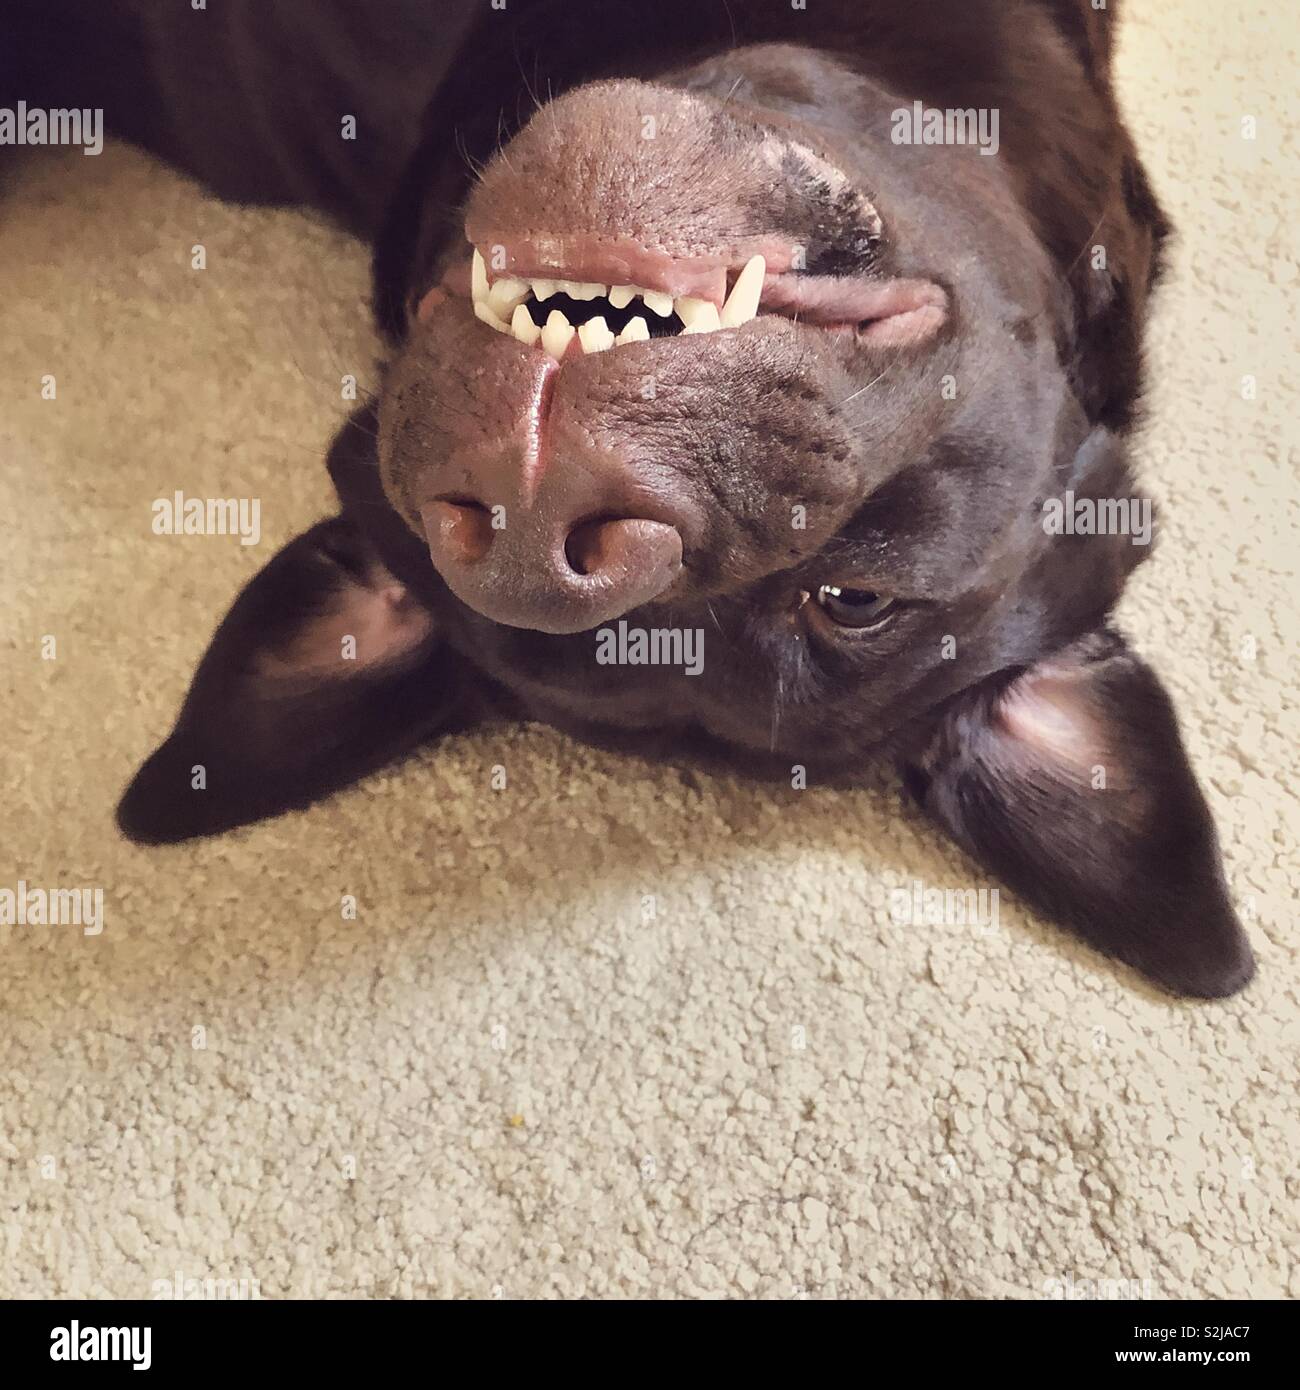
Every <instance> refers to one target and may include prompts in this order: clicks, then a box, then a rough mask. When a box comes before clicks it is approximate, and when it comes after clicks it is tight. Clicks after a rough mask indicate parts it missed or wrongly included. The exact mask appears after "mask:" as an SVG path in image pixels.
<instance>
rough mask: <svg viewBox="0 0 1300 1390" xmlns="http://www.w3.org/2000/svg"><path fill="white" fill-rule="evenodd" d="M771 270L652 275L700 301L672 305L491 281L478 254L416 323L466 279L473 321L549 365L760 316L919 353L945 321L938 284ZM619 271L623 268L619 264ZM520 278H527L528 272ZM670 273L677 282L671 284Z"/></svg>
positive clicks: (618, 292)
mask: <svg viewBox="0 0 1300 1390" xmlns="http://www.w3.org/2000/svg"><path fill="white" fill-rule="evenodd" d="M783 259H785V260H788V255H786V256H783V255H782V254H781V252H780V251H779V249H778V251H777V263H778V264H780V263H781V262H782V260H783ZM770 260H771V257H769V256H764V255H761V254H758V255H752V256H750V257H749V259H748V260H747V261H745V262H744V264H743V265H741V266H740V267H739V268H738V269H730V270H728V269H726V268H724V267H725V262H721V261H719V260H714V261H710V262H706V263H705V264H704V265H703V267H702V268H701V266H700V265H698V264H697V265H695V266H687V265H685V264H684V263H683V264H682V265H680V266H677V267H671V266H670V267H669V268H668V270H667V271H666V272H665V271H664V269H663V268H662V267H658V268H655V269H656V270H657V273H656V274H655V276H654V278H657V279H659V280H660V281H661V285H665V284H671V282H672V280H673V279H674V278H675V279H677V280H678V282H679V283H680V282H682V281H685V282H687V283H689V284H690V286H691V288H696V289H699V290H700V291H702V292H701V293H698V294H695V295H685V294H676V295H675V294H673V293H671V292H670V290H669V289H668V288H666V287H661V288H658V289H654V288H648V287H646V286H645V285H638V284H635V283H632V282H627V283H623V284H616V283H609V282H604V281H598V280H586V279H583V280H579V279H576V278H573V279H570V278H561V277H560V275H559V274H558V272H557V271H556V270H555V269H554V268H552V267H549V266H542V265H537V267H536V268H537V269H539V270H542V271H545V270H550V271H551V273H550V274H546V273H542V274H527V275H498V276H497V277H496V278H495V279H493V278H491V277H490V276H489V273H488V268H487V263H486V262H485V261H484V259H483V254H482V252H481V251H479V250H478V249H475V251H474V253H473V259H472V262H471V265H470V267H469V275H468V277H467V276H466V275H465V268H464V262H461V268H460V269H459V270H458V271H449V272H448V274H447V275H446V276H445V277H444V279H443V282H442V284H441V285H440V286H436V287H434V288H433V289H432V290H430V291H429V292H428V293H427V294H426V295H425V297H424V299H423V300H422V302H421V305H420V316H421V317H422V318H423V317H425V316H426V315H427V314H428V313H429V312H431V311H432V310H433V309H434V308H436V306H437V305H438V304H440V303H442V302H444V301H445V300H446V299H447V298H448V296H449V295H453V296H457V295H463V294H464V293H465V281H466V279H468V280H469V290H470V295H471V300H472V303H473V307H474V313H475V315H476V316H477V317H478V318H479V319H480V320H482V322H483V323H485V324H487V325H488V326H489V327H490V328H492V329H494V330H495V331H496V332H498V333H502V334H505V335H506V336H507V337H512V338H514V339H515V340H516V341H517V342H520V343H522V344H524V345H525V346H527V347H532V348H537V349H539V350H540V351H542V352H544V353H546V354H547V356H549V357H551V358H553V359H554V360H555V361H556V362H561V361H563V360H564V358H565V357H566V356H572V355H575V354H576V355H578V356H581V355H582V354H584V353H596V352H608V351H609V350H610V349H611V348H618V347H627V346H630V345H632V344H636V343H647V342H650V341H651V340H652V339H659V338H672V337H686V336H689V335H692V334H699V333H716V332H719V331H721V330H723V329H729V328H740V327H742V326H743V325H744V324H747V323H749V322H750V321H751V320H752V319H754V318H757V317H759V316H760V315H769V316H774V317H778V318H784V319H787V320H793V321H794V322H796V323H799V324H802V325H804V326H805V327H809V328H816V329H820V330H822V331H824V332H828V333H833V334H836V335H852V336H853V337H854V338H856V339H857V341H858V342H861V343H867V344H873V345H875V346H877V347H886V346H889V347H908V346H913V345H916V344H919V343H923V342H925V341H926V340H928V339H930V338H933V337H934V336H935V335H936V334H937V333H938V332H939V331H940V330H941V329H942V328H943V327H944V325H945V324H946V323H948V321H949V313H950V305H949V299H948V293H947V291H946V290H945V289H944V288H943V287H942V286H941V285H939V284H938V283H936V282H935V281H932V280H924V279H887V278H886V279H881V278H877V277H874V276H860V277H849V276H838V275H809V274H805V273H803V272H798V271H778V272H776V273H773V272H772V271H771V270H769V269H768V266H769V262H770ZM534 264H535V265H536V263H534ZM622 266H623V267H626V261H623V262H622ZM517 268H519V269H527V270H529V271H531V270H532V269H533V268H534V267H533V266H528V267H523V266H520V267H517ZM612 268H613V266H612V264H610V263H609V262H606V263H605V264H603V265H602V264H600V260H599V259H596V260H595V261H594V263H593V261H588V262H587V264H586V265H585V266H583V267H582V269H585V270H586V271H587V273H588V274H593V273H594V274H599V273H600V271H601V270H602V269H603V270H606V271H608V270H610V269H612ZM566 269H568V271H569V274H570V275H572V274H573V273H574V270H575V269H578V267H576V266H573V265H572V264H570V266H569V267H566ZM674 270H677V271H680V273H678V274H676V275H674V273H673V272H674Z"/></svg>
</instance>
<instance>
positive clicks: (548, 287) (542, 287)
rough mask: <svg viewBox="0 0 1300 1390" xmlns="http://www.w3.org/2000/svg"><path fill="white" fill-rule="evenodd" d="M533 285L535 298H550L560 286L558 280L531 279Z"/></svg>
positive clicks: (530, 282)
mask: <svg viewBox="0 0 1300 1390" xmlns="http://www.w3.org/2000/svg"><path fill="white" fill-rule="evenodd" d="M528 283H529V284H530V285H532V287H533V297H534V298H535V299H539V300H540V299H550V297H551V296H552V295H553V294H556V293H557V292H558V291H559V288H560V282H559V281H558V280H530V281H529V282H528Z"/></svg>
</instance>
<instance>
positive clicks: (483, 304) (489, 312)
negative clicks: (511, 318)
mask: <svg viewBox="0 0 1300 1390" xmlns="http://www.w3.org/2000/svg"><path fill="white" fill-rule="evenodd" d="M474 312H475V313H476V314H477V315H478V317H479V318H481V319H482V320H483V322H484V323H486V324H487V325H488V326H489V327H491V328H495V329H496V331H497V332H498V333H509V332H510V326H509V325H508V324H507V323H506V322H505V320H504V319H502V318H500V317H498V315H497V314H496V313H495V312H494V310H493V308H492V306H491V305H490V304H489V303H488V302H487V300H486V299H476V300H475V301H474Z"/></svg>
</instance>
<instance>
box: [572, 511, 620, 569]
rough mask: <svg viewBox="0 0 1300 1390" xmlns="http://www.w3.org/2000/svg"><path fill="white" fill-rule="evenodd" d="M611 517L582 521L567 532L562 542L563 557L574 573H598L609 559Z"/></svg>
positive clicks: (606, 564)
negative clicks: (565, 538)
mask: <svg viewBox="0 0 1300 1390" xmlns="http://www.w3.org/2000/svg"><path fill="white" fill-rule="evenodd" d="M612 520H613V518H611V517H601V518H600V519H599V520H597V521H584V522H583V523H582V525H580V526H575V527H574V528H573V530H572V531H570V532H569V538H568V539H567V540H566V541H565V542H564V558H565V559H566V560H568V562H569V568H570V569H571V570H573V572H574V573H575V574H599V573H600V572H601V570H603V569H605V568H607V566H608V564H609V561H610V558H611V556H610V553H609V551H610V534H611V533H610V527H609V523H610V522H611V521H612Z"/></svg>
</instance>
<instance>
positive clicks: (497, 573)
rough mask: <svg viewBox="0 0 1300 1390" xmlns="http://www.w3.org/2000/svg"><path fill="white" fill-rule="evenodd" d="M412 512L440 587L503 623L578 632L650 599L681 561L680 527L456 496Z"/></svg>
mask: <svg viewBox="0 0 1300 1390" xmlns="http://www.w3.org/2000/svg"><path fill="white" fill-rule="evenodd" d="M421 517H422V519H423V521H424V526H425V533H426V535H427V537H428V541H429V551H430V554H431V556H432V558H433V563H434V565H435V567H436V568H437V570H438V572H439V573H440V574H441V575H442V577H443V579H444V580H445V581H446V583H447V587H448V588H450V589H451V591H452V593H454V594H455V595H456V597H457V598H459V599H460V600H461V601H462V602H463V603H467V604H468V605H469V606H470V607H471V608H473V609H475V610H476V611H477V612H479V613H482V614H483V615H484V617H487V618H491V619H492V620H493V621H494V622H498V623H505V624H507V625H509V626H510V627H525V628H533V629H535V630H536V631H539V632H555V633H560V632H585V631H587V630H588V629H590V628H593V627H598V626H599V625H600V624H601V623H605V622H609V621H610V620H611V619H613V618H617V617H619V616H620V615H621V614H623V613H626V612H628V611H629V610H630V609H632V608H636V607H637V606H638V605H640V604H643V603H649V602H650V601H651V600H652V599H655V598H657V597H658V596H659V595H660V594H662V593H663V592H664V591H665V590H666V589H667V588H668V587H669V586H670V585H671V584H672V582H673V580H674V579H676V577H677V575H678V573H679V572H680V570H681V567H682V538H681V533H680V532H679V531H678V530H677V528H676V527H675V526H673V525H671V524H670V523H668V522H664V521H651V520H648V519H647V518H644V517H635V516H631V517H626V516H603V517H596V518H591V519H585V520H584V519H573V518H570V517H568V516H567V515H566V513H565V511H564V510H560V511H558V512H557V511H556V510H555V509H554V508H553V507H545V506H544V507H541V508H539V509H536V510H534V509H519V510H517V511H515V512H514V513H513V514H512V511H511V509H510V508H508V507H505V506H498V507H496V508H494V509H489V508H488V507H487V506H485V505H484V504H482V503H481V502H478V501H474V500H466V499H463V498H462V499H457V500H450V499H439V500H435V501H433V502H430V503H429V504H428V505H426V506H425V507H424V508H422V509H421Z"/></svg>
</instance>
